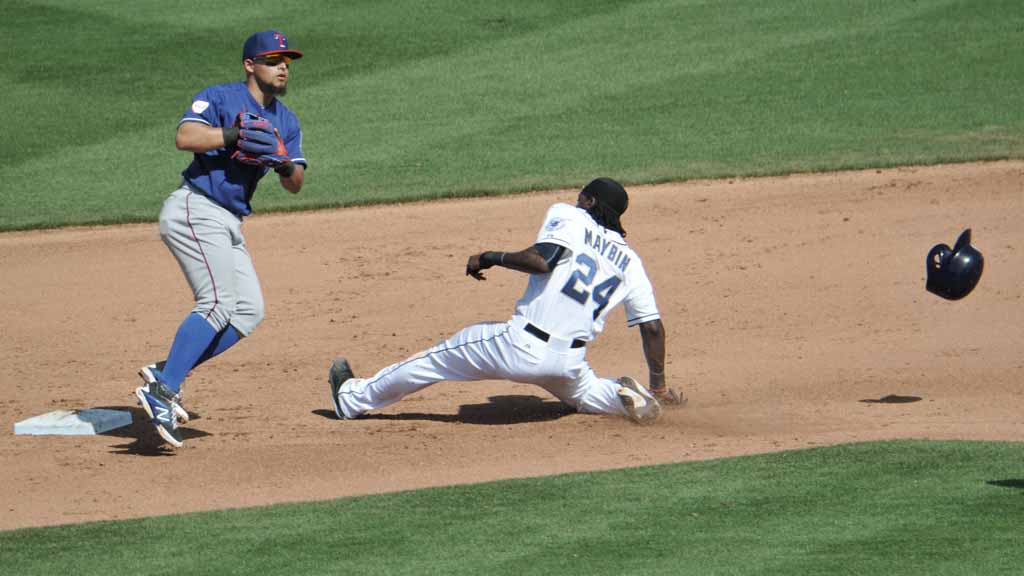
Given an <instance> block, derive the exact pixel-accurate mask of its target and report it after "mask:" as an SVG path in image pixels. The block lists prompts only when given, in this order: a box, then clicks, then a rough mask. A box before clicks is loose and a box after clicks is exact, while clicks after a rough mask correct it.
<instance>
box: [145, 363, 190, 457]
mask: <svg viewBox="0 0 1024 576" xmlns="http://www.w3.org/2000/svg"><path fill="white" fill-rule="evenodd" d="M135 395H136V396H138V397H139V403H140V404H142V408H143V409H144V410H145V411H146V414H148V415H149V417H150V418H151V419H152V420H153V426H155V427H156V431H157V432H158V433H159V434H160V436H161V437H162V438H163V439H164V440H166V441H167V443H168V444H170V445H171V446H174V447H175V448H181V447H182V446H183V445H184V444H185V438H184V437H183V436H182V435H181V430H178V419H177V418H176V417H175V416H174V404H175V403H174V400H173V398H174V396H175V394H174V393H173V392H171V391H170V389H168V388H167V386H166V385H164V384H163V383H162V382H160V381H159V380H157V381H156V382H153V383H152V384H149V385H147V386H140V387H138V388H136V389H135Z"/></svg>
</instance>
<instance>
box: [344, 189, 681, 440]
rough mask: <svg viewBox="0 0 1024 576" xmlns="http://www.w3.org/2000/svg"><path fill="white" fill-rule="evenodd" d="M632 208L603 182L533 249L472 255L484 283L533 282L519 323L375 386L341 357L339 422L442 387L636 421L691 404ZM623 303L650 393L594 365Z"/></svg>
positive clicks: (417, 358) (457, 340)
mask: <svg viewBox="0 0 1024 576" xmlns="http://www.w3.org/2000/svg"><path fill="white" fill-rule="evenodd" d="M628 204H629V196H628V195H627V194H626V190H625V189H624V188H623V187H622V186H621V185H620V184H619V183H618V182H616V181H615V180H612V179H610V178H598V179H596V180H594V181H592V182H590V183H589V184H587V185H586V186H585V187H584V188H583V189H582V190H581V191H580V194H579V197H578V198H577V201H576V205H575V206H571V205H569V204H564V203H558V204H555V205H553V206H552V207H551V208H550V209H548V213H547V216H546V217H545V219H544V224H543V225H542V226H541V229H540V231H539V232H538V234H537V239H536V241H535V242H534V244H533V245H532V246H529V247H528V248H526V249H524V250H521V251H519V252H483V253H481V254H475V255H473V256H470V258H469V262H468V263H467V264H466V274H468V275H470V276H472V277H473V278H476V279H477V280H484V279H485V278H484V275H483V272H482V271H483V270H485V269H487V268H490V267H492V266H501V267H504V268H509V269H512V270H516V271H519V272H524V273H526V274H528V275H529V278H530V279H529V282H528V283H527V286H526V292H525V293H524V294H523V297H522V298H520V299H519V301H518V302H517V303H516V306H515V310H514V312H513V315H512V318H511V320H509V321H507V322H485V323H481V324H475V325H473V326H469V327H467V328H464V329H462V330H461V331H459V332H458V333H457V334H455V335H454V336H452V337H451V338H449V339H448V340H446V341H444V342H441V343H439V344H437V345H436V346H434V347H432V348H430V349H428V350H425V351H423V352H421V353H419V354H416V355H414V356H412V357H410V358H407V359H406V360H404V361H402V362H398V363H397V364H392V365H391V366H388V367H386V368H384V369H382V370H380V371H378V372H377V373H376V374H374V375H372V376H370V377H368V378H356V377H354V375H353V373H352V369H351V367H350V366H349V363H348V361H347V360H346V359H344V358H338V359H336V360H335V361H334V363H333V364H332V365H331V369H330V371H329V372H328V377H327V380H328V383H329V384H330V389H331V402H332V403H333V404H334V412H335V414H337V416H338V418H341V419H350V418H358V417H359V416H362V415H363V414H366V413H367V412H370V411H372V410H376V409H379V408H383V407H385V406H388V405H390V404H393V403H395V402H397V401H399V400H401V399H402V398H404V397H405V396H407V395H409V394H412V393H414V392H417V391H419V390H422V389H423V388H425V387H427V386H430V385H432V384H434V383H435V382H438V381H441V380H462V381H466V380H489V379H505V380H513V381H516V382H524V383H528V384H536V385H537V386H540V387H542V388H544V389H545V390H547V391H548V392H550V393H551V394H553V395H554V396H555V397H557V398H558V399H560V400H562V401H563V402H565V403H566V404H568V405H569V406H572V407H573V408H575V409H577V410H578V411H580V412H589V413H598V414H614V415H621V416H626V417H627V418H629V419H631V420H633V421H635V422H638V423H649V422H653V421H654V420H656V419H657V417H658V415H659V414H660V413H661V406H662V405H663V404H664V405H681V404H683V403H685V398H684V397H683V396H682V395H681V394H679V393H678V391H676V390H675V389H674V388H671V387H669V386H668V385H667V384H666V382H665V329H664V327H663V326H662V323H661V314H660V313H659V312H658V307H657V304H656V302H655V300H654V288H653V287H652V285H651V282H650V280H649V279H648V277H647V273H646V271H645V270H644V266H643V263H642V262H641V261H640V257H639V256H638V255H637V253H636V252H634V251H633V249H632V248H630V247H629V246H628V245H627V244H626V241H625V235H626V232H625V230H623V228H622V224H621V222H620V216H621V215H622V213H623V212H625V211H626V207H627V206H628ZM620 303H621V304H623V305H624V307H625V309H626V323H627V325H629V326H638V327H639V329H640V338H641V340H642V342H643V351H644V356H645V357H646V359H647V366H648V369H649V382H650V388H647V387H645V386H643V385H642V384H640V383H639V382H637V381H636V380H634V379H633V378H630V377H628V376H627V377H622V378H617V379H610V378H601V377H599V376H597V375H596V374H595V373H594V371H593V370H592V369H591V368H590V366H589V365H588V364H587V361H586V347H587V344H588V343H589V342H590V341H592V340H593V339H594V338H596V337H597V335H598V334H599V333H600V332H601V331H602V330H603V329H604V322H605V318H606V317H607V315H608V313H609V312H610V311H611V310H612V309H613V308H615V307H616V306H617V305H618V304H620Z"/></svg>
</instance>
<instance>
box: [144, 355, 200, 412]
mask: <svg viewBox="0 0 1024 576" xmlns="http://www.w3.org/2000/svg"><path fill="white" fill-rule="evenodd" d="M163 369H164V363H163V362H156V363H154V364H149V365H147V366H143V367H142V368H139V378H142V381H143V382H144V383H145V386H143V387H144V388H146V389H147V390H148V389H149V385H150V384H153V383H154V382H157V381H158V379H159V377H160V372H161V371H162V370H163ZM171 400H172V401H173V408H174V416H175V418H177V419H178V423H179V424H187V423H188V412H187V411H186V410H185V407H184V406H182V405H181V393H180V392H179V393H178V394H175V395H174V397H173V398H171Z"/></svg>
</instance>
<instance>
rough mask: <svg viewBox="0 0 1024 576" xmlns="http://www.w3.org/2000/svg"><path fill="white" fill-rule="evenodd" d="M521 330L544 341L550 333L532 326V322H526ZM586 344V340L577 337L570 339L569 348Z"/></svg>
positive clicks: (581, 346) (549, 336) (549, 337)
mask: <svg viewBox="0 0 1024 576" xmlns="http://www.w3.org/2000/svg"><path fill="white" fill-rule="evenodd" d="M523 330H526V331H527V332H529V333H530V334H533V335H534V336H536V337H537V338H539V339H541V340H543V341H545V342H547V341H548V340H550V339H551V335H550V334H548V333H547V332H545V331H543V330H541V329H540V328H537V327H536V326H534V325H533V324H530V323H529V322H527V324H526V326H523ZM586 345H587V341H586V340H580V339H579V338H576V339H574V340H573V341H572V345H571V346H570V348H583V347H584V346H586Z"/></svg>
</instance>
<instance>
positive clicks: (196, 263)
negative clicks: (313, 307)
mask: <svg viewBox="0 0 1024 576" xmlns="http://www.w3.org/2000/svg"><path fill="white" fill-rule="evenodd" d="M301 57H302V53H301V52H299V51H297V50H293V49H292V48H290V47H289V45H288V38H287V37H286V36H285V35H284V34H283V33H281V32H279V31H277V30H265V31H263V32H257V33H256V34H253V35H252V36H250V37H249V39H248V40H246V42H245V46H244V48H243V50H242V66H243V68H244V69H245V81H244V82H234V83H230V84H219V85H216V86H209V87H207V88H205V89H203V90H201V91H200V92H199V93H198V94H196V95H195V96H194V97H193V98H192V103H191V105H190V106H189V107H188V109H187V110H186V111H185V113H184V114H183V115H182V117H181V121H180V122H179V123H178V131H177V135H176V138H175V144H176V146H177V148H178V149H179V150H188V151H190V152H193V157H192V163H191V164H189V166H188V168H186V169H185V171H184V172H182V182H181V186H180V187H179V188H178V189H177V190H175V191H174V192H172V193H171V195H170V196H169V197H168V198H167V200H166V201H165V202H164V205H163V208H162V209H161V210H160V238H161V239H162V240H163V242H164V244H166V245H167V247H168V249H170V251H171V254H173V255H174V258H175V259H176V260H177V261H178V264H179V265H180V266H181V270H182V272H183V273H184V274H185V278H186V279H187V280H188V283H189V286H191V288H192V293H193V295H194V297H195V307H194V308H193V309H192V311H191V312H190V313H189V314H188V316H186V318H185V320H184V321H183V322H182V323H181V325H180V326H179V327H178V331H177V333H176V334H175V336H174V341H173V343H172V344H171V349H170V352H169V353H168V354H167V359H166V360H165V361H163V362H158V363H155V364H150V365H148V366H144V367H143V368H142V369H141V370H139V376H140V377H141V378H142V379H143V385H142V386H141V387H139V388H137V389H136V391H135V394H136V396H138V399H139V402H140V403H141V404H142V407H143V408H144V409H145V410H146V413H147V414H148V415H149V416H150V418H152V420H153V425H154V426H155V427H156V430H157V432H159V434H160V436H161V437H162V438H163V439H164V440H166V441H167V442H168V443H169V444H171V445H172V446H175V447H180V446H182V443H183V436H182V434H181V430H180V429H179V425H180V424H183V423H185V422H188V411H186V410H185V408H184V407H183V406H182V402H181V392H180V391H181V385H182V382H183V381H184V380H185V376H186V375H187V374H188V373H189V371H191V370H192V369H193V368H194V367H196V366H198V365H199V364H202V363H203V362H205V361H207V360H209V359H210V358H213V357H214V356H216V355H218V354H220V353H222V352H224V351H225V350H227V349H228V348H230V347H231V346H233V345H234V344H235V343H237V342H238V341H239V340H240V339H242V338H243V337H245V336H248V335H249V334H251V333H252V331H253V330H254V329H255V328H256V326H257V325H259V323H260V322H261V321H262V320H263V294H262V291H261V289H260V283H259V279H258V278H257V276H256V270H255V268H254V267H253V263H252V258H251V257H250V255H249V252H248V250H247V248H246V245H245V238H244V237H243V236H242V219H243V218H244V217H245V216H248V215H249V214H250V213H252V206H251V204H250V202H251V201H252V197H253V193H255V191H256V185H257V184H258V183H259V181H260V179H261V178H263V176H265V175H266V174H267V173H269V172H270V171H271V170H273V171H274V172H275V174H276V175H277V177H278V179H279V181H280V182H281V185H282V186H283V187H284V188H285V189H286V190H288V191H289V192H292V193H298V192H299V190H300V189H301V188H302V184H303V181H304V179H305V171H306V166H307V164H306V159H305V157H304V155H303V153H302V130H301V129H300V127H299V120H298V118H297V117H296V116H295V114H293V113H292V111H291V110H289V109H288V107H287V106H285V105H284V104H283V103H282V102H281V100H280V99H279V97H280V96H283V95H284V94H285V92H286V91H287V88H288V74H289V65H290V64H291V62H292V61H293V60H296V59H298V58H301Z"/></svg>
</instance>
